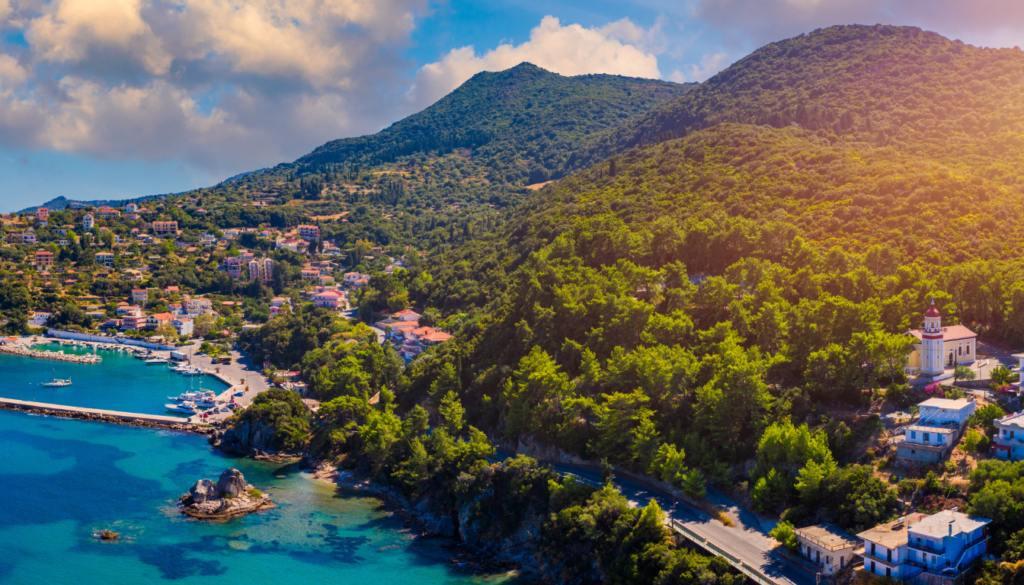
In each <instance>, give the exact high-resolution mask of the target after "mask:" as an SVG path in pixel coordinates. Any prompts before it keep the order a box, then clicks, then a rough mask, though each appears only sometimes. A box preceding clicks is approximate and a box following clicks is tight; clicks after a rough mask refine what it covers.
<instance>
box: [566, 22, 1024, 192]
mask: <svg viewBox="0 0 1024 585" xmlns="http://www.w3.org/2000/svg"><path fill="white" fill-rule="evenodd" d="M1022 91H1024V52H1021V51H1020V50H1018V49H982V48H978V47H974V46H971V45H966V44H964V43H961V42H960V41H953V40H949V39H947V38H945V37H942V36H941V35H938V34H936V33H933V32H927V31H922V30H920V29H918V28H913V27H897V26H880V25H876V26H860V25H854V26H835V27H830V28H827V29H821V30H816V31H814V32H812V33H809V34H806V35H800V36H798V37H795V38H792V39H787V40H784V41H779V42H776V43H771V44H769V45H767V46H765V47H762V48H761V49H758V50H757V51H754V52H753V53H751V54H750V55H748V56H747V57H745V58H743V59H741V60H740V61H738V62H737V63H735V64H734V65H732V66H731V67H729V68H728V69H726V70H725V71H722V72H721V73H719V74H718V75H715V76H714V77H712V78H711V79H709V80H708V81H707V82H705V83H703V84H701V85H700V86H699V87H698V88H696V89H695V90H694V91H693V92H690V93H687V94H686V95H684V96H681V97H679V98H677V99H676V100H674V101H673V102H672V103H670V104H667V105H666V106H664V107H662V108H659V109H657V110H656V111H653V112H651V113H650V114H648V115H646V116H644V117H643V118H642V119H640V120H638V121H637V122H636V123H635V124H630V125H629V126H628V127H626V128H624V129H623V130H622V131H620V132H617V133H615V134H614V135H609V136H608V137H603V139H602V142H601V144H600V145H599V146H598V147H596V148H594V149H591V150H590V151H589V152H588V153H586V154H582V153H581V155H580V159H581V160H586V161H587V163H595V162H597V161H599V160H601V159H603V158H605V157H607V156H610V155H611V154H615V153H617V152H624V151H625V150H627V149H629V148H632V147H633V146H636V145H639V144H652V143H656V142H660V141H661V140H664V139H666V138H671V137H677V136H684V135H685V134H686V133H688V132H692V131H694V130H699V129H701V128H707V127H710V126H713V125H715V124H718V123H722V122H733V123H742V124H759V125H760V124H766V125H770V126H773V127H775V128H782V127H785V126H789V125H791V124H792V125H796V126H799V127H801V128H805V129H808V130H812V131H815V132H816V133H817V134H818V135H819V136H821V137H824V138H827V139H828V140H829V141H832V142H835V141H843V142H847V143H852V142H864V143H867V144H871V145H873V146H894V147H897V148H899V149H900V151H901V152H904V153H915V154H921V155H926V156H929V157H931V158H935V159H939V160H945V161H959V162H964V161H967V162H970V163H971V164H973V165H976V166H978V167H980V168H979V169H978V170H979V171H981V170H982V169H984V173H983V174H984V175H985V176H986V177H988V178H997V177H1002V178H1003V179H1004V180H1005V181H1009V182H1015V181H1016V180H1017V179H1016V174H1015V172H1014V168H1013V165H1015V164H1019V162H1020V160H1021V146H1022V145H1024V142H1022V132H1024V104H1022V103H1021V102H1020V100H1019V99H1018V96H1019V95H1020V94H1021V92H1022Z"/></svg>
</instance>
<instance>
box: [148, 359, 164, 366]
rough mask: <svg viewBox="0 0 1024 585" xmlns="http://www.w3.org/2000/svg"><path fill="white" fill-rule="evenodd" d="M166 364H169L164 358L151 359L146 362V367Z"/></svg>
mask: <svg viewBox="0 0 1024 585" xmlns="http://www.w3.org/2000/svg"><path fill="white" fill-rule="evenodd" d="M166 363H167V358H162V357H156V358H151V359H148V360H146V365H147V366H155V365H159V364H166Z"/></svg>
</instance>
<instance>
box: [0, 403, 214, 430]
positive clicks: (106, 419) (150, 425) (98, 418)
mask: <svg viewBox="0 0 1024 585" xmlns="http://www.w3.org/2000/svg"><path fill="white" fill-rule="evenodd" d="M0 410H14V411H17V412H25V413H31V414H42V415H45V416H55V417H58V418H70V419H75V420H87V421H92V422H103V423H108V424H115V425H123V426H126V427H138V428H144V429H162V430H167V431H182V432H188V433H196V434H199V435H206V434H209V433H211V432H213V429H211V428H209V427H203V426H197V425H193V424H189V423H188V422H185V421H182V422H180V423H164V422H152V421H146V420H128V419H124V418H118V417H115V416H110V415H105V414H97V413H92V412H82V411H74V410H52V409H47V408H30V407H25V406H19V405H14V404H4V403H0Z"/></svg>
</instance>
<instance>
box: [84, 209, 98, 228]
mask: <svg viewBox="0 0 1024 585" xmlns="http://www.w3.org/2000/svg"><path fill="white" fill-rule="evenodd" d="M95 223H96V222H95V220H94V219H93V217H92V216H91V215H89V214H88V213H86V214H85V217H83V218H82V229H85V230H91V229H92V226H93V225H95Z"/></svg>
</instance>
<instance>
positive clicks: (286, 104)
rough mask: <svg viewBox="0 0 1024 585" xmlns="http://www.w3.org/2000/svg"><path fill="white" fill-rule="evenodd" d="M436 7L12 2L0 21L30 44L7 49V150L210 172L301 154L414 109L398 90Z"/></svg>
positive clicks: (149, 0)
mask: <svg viewBox="0 0 1024 585" xmlns="http://www.w3.org/2000/svg"><path fill="white" fill-rule="evenodd" d="M0 2H2V3H3V4H2V6H3V7H5V9H6V7H9V6H11V4H10V3H9V2H8V1H7V0H0ZM427 2H428V0H52V1H51V2H49V3H45V2H41V1H37V0H15V2H14V3H13V11H10V10H8V11H7V13H8V14H11V15H12V16H11V19H10V20H8V21H7V22H6V23H4V24H3V26H5V27H6V28H7V29H8V30H11V29H16V30H17V29H20V30H22V31H23V32H24V34H25V38H26V41H27V43H28V47H27V48H13V50H17V51H18V58H17V59H15V57H14V55H13V53H12V54H4V53H2V52H0V148H9V149H18V150H21V149H42V150H56V151H61V152H68V153H74V154H83V155H88V156H93V157H97V158H103V159H140V160H146V161H162V160H183V161H185V163H186V164H188V165H190V166H192V167H193V168H198V169H202V170H203V171H205V172H209V173H215V174H223V173H234V172H238V171H240V170H247V169H250V168H255V167H259V166H266V165H270V164H274V163H277V162H281V161H286V160H292V159H294V158H295V157H297V156H300V155H302V154H305V153H306V152H308V151H309V150H311V149H312V148H313V147H315V146H318V145H319V144H321V143H323V142H325V141H327V140H331V139H335V138H338V137H342V136H351V135H354V134H361V133H367V132H373V131H376V130H378V129H379V128H380V127H381V126H383V125H384V124H385V123H386V122H389V121H392V120H391V119H390V118H391V116H393V115H394V110H395V109H396V108H397V109H402V108H405V107H407V106H406V104H405V102H404V101H402V100H401V96H402V95H403V92H402V91H394V90H393V89H389V88H393V86H394V84H395V83H397V82H399V81H400V79H401V75H402V72H403V71H405V70H406V68H407V67H408V64H407V62H405V61H403V60H402V58H401V56H400V51H402V50H403V49H404V47H405V46H407V44H408V42H409V35H410V32H411V31H412V30H413V27H414V25H415V21H416V17H417V15H418V14H422V13H425V12H426V11H427V9H428V4H427ZM15 17H16V20H15ZM35 71H41V72H44V73H45V77H43V78H35V77H34V72H35ZM387 93H390V94H391V95H392V96H394V97H393V98H392V99H390V100H389V99H383V98H382V94H387Z"/></svg>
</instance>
